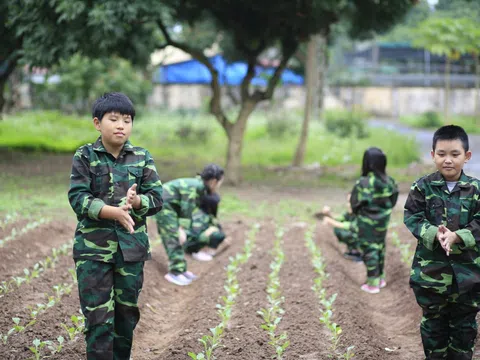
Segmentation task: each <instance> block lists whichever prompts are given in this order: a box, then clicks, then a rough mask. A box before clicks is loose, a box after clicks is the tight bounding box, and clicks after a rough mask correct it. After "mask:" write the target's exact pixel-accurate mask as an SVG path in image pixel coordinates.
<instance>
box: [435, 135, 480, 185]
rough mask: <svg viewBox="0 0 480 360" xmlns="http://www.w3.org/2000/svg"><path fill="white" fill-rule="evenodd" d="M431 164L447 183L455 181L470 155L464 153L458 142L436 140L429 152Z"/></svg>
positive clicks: (460, 143)
mask: <svg viewBox="0 0 480 360" xmlns="http://www.w3.org/2000/svg"><path fill="white" fill-rule="evenodd" d="M431 155H432V159H433V162H434V163H435V166H436V167H437V170H438V171H439V172H440V174H442V175H443V177H444V178H445V180H447V181H457V180H458V179H459V178H460V175H461V174H462V169H463V166H464V165H465V163H466V162H467V161H468V160H470V157H471V156H472V153H471V152H470V151H467V152H465V149H464V148H463V145H462V142H461V141H460V140H438V141H437V144H436V146H435V151H432V152H431Z"/></svg>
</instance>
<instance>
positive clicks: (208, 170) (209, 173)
mask: <svg viewBox="0 0 480 360" xmlns="http://www.w3.org/2000/svg"><path fill="white" fill-rule="evenodd" d="M223 174H224V171H223V168H222V167H221V166H218V165H217V164H208V165H206V166H205V167H204V168H203V171H202V172H201V173H200V174H199V175H200V177H201V178H202V180H203V181H208V180H211V179H217V180H221V179H222V178H223Z"/></svg>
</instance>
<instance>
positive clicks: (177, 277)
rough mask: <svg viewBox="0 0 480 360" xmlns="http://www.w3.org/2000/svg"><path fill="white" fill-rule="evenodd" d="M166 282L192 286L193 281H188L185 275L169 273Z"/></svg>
mask: <svg viewBox="0 0 480 360" xmlns="http://www.w3.org/2000/svg"><path fill="white" fill-rule="evenodd" d="M165 280H167V281H168V282H171V283H172V284H175V285H179V286H185V285H190V284H191V283H192V280H190V279H187V278H186V277H185V275H183V274H172V273H168V274H166V275H165Z"/></svg>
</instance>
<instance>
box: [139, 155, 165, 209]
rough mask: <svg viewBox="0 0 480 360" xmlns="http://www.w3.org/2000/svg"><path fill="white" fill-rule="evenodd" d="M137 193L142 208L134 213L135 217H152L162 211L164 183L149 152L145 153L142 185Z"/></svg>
mask: <svg viewBox="0 0 480 360" xmlns="http://www.w3.org/2000/svg"><path fill="white" fill-rule="evenodd" d="M137 193H138V195H139V196H140V199H141V207H140V208H139V209H135V210H134V211H133V215H134V216H136V217H143V216H151V215H154V214H156V213H158V212H159V211H160V210H162V206H163V200H162V193H163V188H162V182H161V181H160V178H159V176H158V173H157V169H156V167H155V163H154V162H153V158H152V156H151V155H150V153H149V152H148V151H145V167H144V168H143V176H142V184H141V186H140V189H139V190H138V191H137Z"/></svg>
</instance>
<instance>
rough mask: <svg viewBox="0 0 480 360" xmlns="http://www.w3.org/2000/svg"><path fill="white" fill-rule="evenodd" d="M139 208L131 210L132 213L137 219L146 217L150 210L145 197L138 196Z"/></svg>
mask: <svg viewBox="0 0 480 360" xmlns="http://www.w3.org/2000/svg"><path fill="white" fill-rule="evenodd" d="M138 196H140V208H138V209H132V212H133V214H134V215H135V216H137V217H142V216H145V215H147V213H148V210H150V199H149V198H148V196H147V195H144V194H140V195H138Z"/></svg>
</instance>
